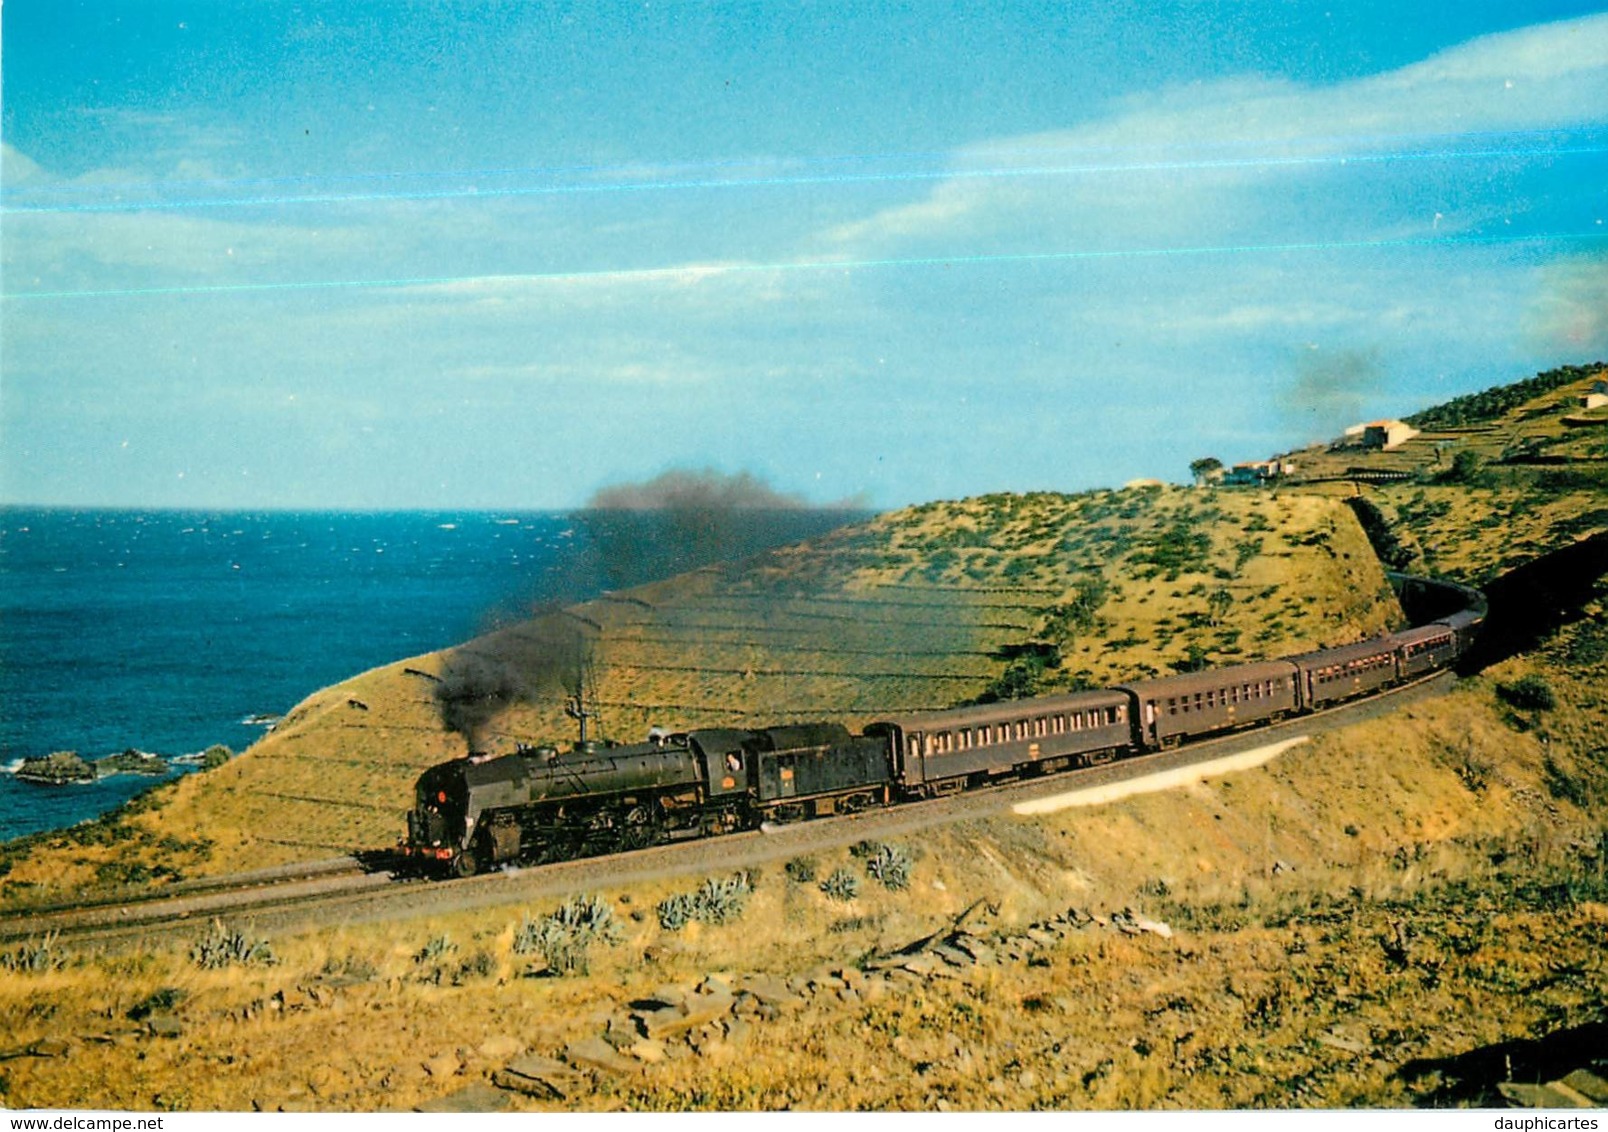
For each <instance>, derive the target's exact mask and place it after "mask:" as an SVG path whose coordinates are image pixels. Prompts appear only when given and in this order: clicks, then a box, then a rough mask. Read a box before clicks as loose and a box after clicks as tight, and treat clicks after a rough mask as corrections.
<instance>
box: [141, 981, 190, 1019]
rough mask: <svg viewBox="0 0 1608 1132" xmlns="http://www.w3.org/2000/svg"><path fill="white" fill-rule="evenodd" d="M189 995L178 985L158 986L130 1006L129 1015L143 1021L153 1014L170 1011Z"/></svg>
mask: <svg viewBox="0 0 1608 1132" xmlns="http://www.w3.org/2000/svg"><path fill="white" fill-rule="evenodd" d="M188 997H189V995H188V994H186V993H185V992H184V991H183V990H181V989H180V988H178V987H158V988H157V989H156V990H154V991H152V992H151V993H150V994H148V995H146V996H145V997H144V998H142V999H140V1000H139V1001H138V1002H136V1003H135V1004H134V1005H133V1006H131V1007H129V1008H128V1016H129V1018H130V1019H132V1020H133V1021H135V1022H143V1021H145V1019H147V1018H149V1017H150V1016H151V1015H153V1014H166V1013H168V1012H169V1011H171V1010H173V1009H174V1008H175V1007H177V1006H178V1005H179V1003H181V1002H183V1001H184V1000H185V999H186V998H188Z"/></svg>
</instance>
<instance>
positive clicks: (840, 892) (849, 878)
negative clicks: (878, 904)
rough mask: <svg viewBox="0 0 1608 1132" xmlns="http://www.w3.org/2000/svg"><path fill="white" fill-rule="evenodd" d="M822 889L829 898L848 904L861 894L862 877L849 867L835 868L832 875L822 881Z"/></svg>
mask: <svg viewBox="0 0 1608 1132" xmlns="http://www.w3.org/2000/svg"><path fill="white" fill-rule="evenodd" d="M821 891H822V892H824V893H826V895H827V898H828V899H830V900H837V901H840V902H842V903H845V904H846V903H848V902H849V901H850V900H853V899H854V898H855V897H856V896H858V895H860V878H859V877H857V876H855V875H854V874H853V873H851V872H850V871H849V870H848V869H845V868H837V869H833V870H832V875H830V876H829V877H827V878H826V879H825V880H823V881H822V882H821Z"/></svg>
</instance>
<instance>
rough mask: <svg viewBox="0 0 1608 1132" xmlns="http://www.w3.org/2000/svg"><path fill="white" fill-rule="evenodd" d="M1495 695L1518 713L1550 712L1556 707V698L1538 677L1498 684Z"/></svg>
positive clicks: (1520, 678)
mask: <svg viewBox="0 0 1608 1132" xmlns="http://www.w3.org/2000/svg"><path fill="white" fill-rule="evenodd" d="M1496 694H1497V696H1498V697H1500V698H1501V699H1502V701H1503V702H1504V703H1506V704H1507V705H1508V706H1509V707H1513V708H1517V709H1519V710H1520V711H1551V710H1552V709H1553V708H1555V707H1557V706H1558V697H1557V696H1556V695H1555V694H1554V693H1553V691H1552V685H1551V684H1548V683H1547V682H1546V681H1545V680H1544V679H1542V678H1541V677H1540V676H1535V675H1530V676H1521V677H1519V678H1518V679H1517V680H1513V681H1509V682H1505V683H1500V684H1498V685H1497V686H1496Z"/></svg>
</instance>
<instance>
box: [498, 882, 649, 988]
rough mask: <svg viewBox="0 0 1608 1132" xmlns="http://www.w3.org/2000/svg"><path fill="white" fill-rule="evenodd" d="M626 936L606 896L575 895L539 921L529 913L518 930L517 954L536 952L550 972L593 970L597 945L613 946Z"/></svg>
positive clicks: (515, 934) (515, 945)
mask: <svg viewBox="0 0 1608 1132" xmlns="http://www.w3.org/2000/svg"><path fill="white" fill-rule="evenodd" d="M624 938H625V926H624V925H623V924H621V923H620V921H619V919H618V918H617V917H616V916H615V914H614V908H613V906H612V905H610V904H609V902H608V901H606V900H604V899H603V897H601V896H599V895H596V894H593V895H589V896H572V897H570V898H569V899H568V900H566V901H565V902H564V903H563V904H561V905H560V906H559V907H558V909H557V911H554V912H552V913H550V914H548V915H546V916H543V917H542V918H541V919H539V920H533V919H531V918H530V916H529V914H527V915H526V916H525V919H524V922H523V923H521V924H520V926H519V928H518V930H517V931H515V932H514V954H515V955H535V956H537V957H538V958H540V959H541V960H542V961H543V962H545V963H546V964H547V968H548V970H550V971H554V972H558V973H561V974H568V973H570V972H578V973H580V974H583V975H584V974H586V973H587V972H588V971H589V970H590V969H591V966H590V960H589V952H590V951H591V949H592V946H593V945H594V944H598V943H601V944H605V945H608V946H613V945H614V944H617V943H619V942H620V941H621V940H622V939H624Z"/></svg>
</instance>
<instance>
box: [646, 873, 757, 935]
mask: <svg viewBox="0 0 1608 1132" xmlns="http://www.w3.org/2000/svg"><path fill="white" fill-rule="evenodd" d="M753 891H754V884H753V878H752V877H751V876H750V875H749V874H748V873H736V874H734V875H733V876H729V877H727V878H726V879H725V880H716V879H715V878H713V877H710V878H709V879H708V880H705V881H704V882H703V884H701V885H700V886H698V888H697V889H696V890H695V891H693V892H683V893H679V894H677V895H675V896H672V897H670V898H669V899H667V900H663V901H661V902H660V903H659V906H658V908H657V909H656V911H657V912H658V915H659V926H660V927H662V928H664V929H665V931H671V932H678V931H680V930H681V929H682V928H684V927H686V926H687V925H688V924H689V923H691V922H693V921H694V920H696V921H698V922H699V923H703V924H729V923H731V922H732V921H733V920H736V919H738V918H739V917H741V916H742V914H743V910H744V909H745V908H746V907H747V906H748V898H749V896H750V895H752V894H753Z"/></svg>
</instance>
